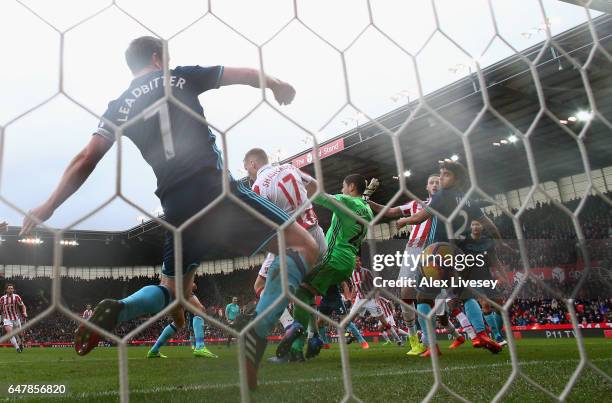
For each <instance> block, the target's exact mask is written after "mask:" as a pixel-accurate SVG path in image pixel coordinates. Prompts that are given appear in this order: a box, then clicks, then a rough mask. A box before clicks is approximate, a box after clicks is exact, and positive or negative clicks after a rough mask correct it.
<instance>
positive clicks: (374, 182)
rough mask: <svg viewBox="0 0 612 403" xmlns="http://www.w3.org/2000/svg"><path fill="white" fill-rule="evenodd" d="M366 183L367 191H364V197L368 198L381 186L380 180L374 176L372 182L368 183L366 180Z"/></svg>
mask: <svg viewBox="0 0 612 403" xmlns="http://www.w3.org/2000/svg"><path fill="white" fill-rule="evenodd" d="M366 185H367V186H366V190H365V192H363V198H364V199H366V200H368V199H369V198H370V197H371V196H372V194H374V192H376V189H378V186H380V181H379V180H378V179H377V178H372V179H370V183H367V181H366Z"/></svg>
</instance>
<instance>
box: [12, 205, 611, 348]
mask: <svg viewBox="0 0 612 403" xmlns="http://www.w3.org/2000/svg"><path fill="white" fill-rule="evenodd" d="M609 196H610V194H608V197H609ZM578 205H579V200H575V201H571V202H568V203H566V204H565V207H567V209H569V210H570V211H575V210H576V208H577V207H578ZM515 212H516V211H513V213H515ZM491 218H492V219H493V220H494V221H495V223H496V224H497V226H498V228H499V229H500V232H501V233H502V236H503V237H504V238H505V239H507V240H508V241H507V242H510V243H511V242H512V240H513V239H515V238H516V235H515V232H514V227H513V223H512V220H511V219H510V218H509V217H507V216H505V215H500V216H491ZM579 219H580V220H579V222H580V228H581V230H582V232H583V234H584V237H585V239H586V240H587V243H586V247H587V249H588V250H589V255H590V258H591V262H595V263H596V264H598V265H599V267H606V268H609V267H610V262H612V243H611V242H612V209H610V206H609V205H608V204H607V203H606V202H605V201H604V200H603V199H602V198H599V197H593V196H589V197H588V198H587V199H586V200H585V204H584V205H583V206H582V209H581V213H580V215H579ZM520 225H521V228H522V231H523V234H524V236H525V238H526V239H529V242H527V243H526V247H527V251H528V256H529V263H530V266H531V267H532V268H533V267H546V266H552V265H563V264H576V263H579V262H580V261H581V260H582V258H581V252H580V248H579V247H578V246H577V236H576V231H575V228H574V226H573V225H574V224H573V221H572V220H571V218H570V217H569V216H568V215H566V214H565V213H564V212H562V210H561V209H559V207H557V206H555V205H554V204H551V203H537V204H536V206H535V207H533V208H530V209H526V210H525V211H524V212H523V214H522V215H521V217H520ZM403 236H405V233H400V234H398V235H396V238H401V237H403ZM515 246H516V245H515ZM500 260H502V262H503V263H504V265H505V266H506V269H509V270H516V269H517V268H522V264H521V263H520V257H519V256H518V255H513V254H504V255H501V256H500ZM256 277H257V268H256V267H249V268H246V269H244V270H235V271H232V272H229V273H217V274H206V275H199V276H196V278H195V282H196V285H197V290H198V291H197V295H198V297H199V298H200V300H201V301H202V303H203V304H204V305H205V307H206V310H207V313H208V314H209V315H210V316H212V317H214V318H215V319H217V320H219V321H222V322H223V321H224V315H225V309H224V308H225V305H226V304H227V303H229V302H230V300H231V298H232V297H234V296H235V297H238V300H239V301H240V304H241V305H242V306H244V305H245V304H247V303H249V302H251V301H252V300H253V298H254V295H253V291H252V284H253V283H254V281H255V278H256ZM568 280H569V279H568ZM574 280H575V281H573V282H572V281H563V282H559V281H557V280H553V281H552V282H549V284H548V286H549V289H548V290H545V289H544V288H542V286H543V284H541V283H540V282H536V281H533V280H532V279H530V280H529V281H528V282H527V283H525V285H524V287H523V288H522V289H521V292H520V293H519V295H517V298H516V299H515V301H514V303H513V304H512V306H511V308H510V317H511V321H512V324H513V325H523V326H525V325H534V324H563V323H570V317H569V313H568V310H567V307H566V306H565V304H564V303H563V302H562V299H561V298H559V297H558V296H553V295H550V289H553V290H555V291H556V292H557V293H558V294H560V295H562V296H569V295H570V293H571V291H572V290H573V288H574V286H575V283H576V281H577V279H574ZM10 281H11V282H12V283H13V284H15V286H16V289H17V292H18V293H19V294H20V295H21V296H22V298H23V300H24V301H25V303H26V304H27V306H28V310H29V312H30V317H34V316H36V315H37V314H38V313H40V312H42V311H44V310H45V309H47V308H48V307H49V306H50V301H51V279H50V278H45V277H40V278H33V279H30V278H19V277H13V278H11V279H10ZM594 281H595V282H597V287H595V286H594V285H593V284H594V283H593V282H592V281H591V280H589V281H586V282H585V283H584V284H583V285H582V289H581V290H580V292H579V293H578V294H576V298H578V299H576V302H575V310H576V314H577V318H578V321H579V322H580V323H601V322H612V314H611V312H612V299H610V298H607V296H608V295H609V291H610V290H609V283H605V282H604V283H605V284H603V286H602V285H601V282H602V279H601V278H600V277H598V278H596V279H595V280H594ZM608 281H609V278H608ZM157 283H159V278H158V277H145V276H140V277H131V278H122V277H119V278H97V279H94V280H86V279H82V278H73V277H64V278H62V280H61V291H62V292H61V295H62V297H61V300H62V303H63V305H64V306H66V307H68V308H69V309H70V310H72V311H73V312H75V313H76V314H79V315H80V314H81V313H82V312H83V310H84V309H85V305H86V304H92V305H95V304H96V303H97V302H98V301H100V300H102V299H104V298H122V297H124V296H126V295H129V294H131V293H133V292H135V291H136V290H138V289H140V288H141V287H143V286H145V285H149V284H157ZM505 287H512V285H511V284H506V285H505ZM601 287H603V291H602V288H601ZM606 287H608V288H606ZM506 291H508V290H506ZM144 320H146V318H145V319H139V320H133V321H130V322H127V323H124V324H122V325H121V326H120V327H119V328H118V329H117V332H118V334H120V335H124V334H126V333H128V332H130V331H131V330H132V329H134V328H135V327H136V326H137V325H139V324H140V323H142V322H143V321H144ZM397 320H398V322H399V323H400V325H401V323H402V321H401V318H400V315H398V317H397ZM168 321H169V320H168V319H164V320H160V321H157V322H155V323H154V324H153V325H151V326H149V327H148V328H146V329H145V330H143V332H142V333H140V334H139V335H138V336H137V337H136V338H137V339H142V340H154V339H155V338H156V337H157V335H158V334H159V333H160V332H161V330H162V329H163V327H164V326H165V325H166V323H168ZM356 321H357V323H358V325H359V326H361V327H362V328H364V329H368V330H376V328H377V324H376V323H375V322H374V321H373V320H371V319H369V318H365V319H362V318H357V319H356ZM75 328H76V323H75V322H74V321H73V320H71V319H70V318H68V317H66V316H65V315H62V314H60V313H58V312H57V311H56V312H53V313H52V314H51V315H49V316H47V317H46V318H44V319H43V320H42V321H41V322H39V323H37V324H36V325H35V326H33V327H32V328H31V329H29V330H28V336H27V337H28V338H29V339H31V340H33V341H37V342H50V341H56V342H57V341H71V340H72V336H73V332H74V329H75ZM276 332H277V333H280V329H277V330H276ZM205 335H206V337H209V338H217V337H219V338H221V337H224V332H223V331H222V330H221V329H219V328H216V327H214V326H211V325H210V324H207V325H206V329H205ZM178 337H179V338H181V337H186V335H185V332H184V331H182V332H181V333H179V335H178Z"/></svg>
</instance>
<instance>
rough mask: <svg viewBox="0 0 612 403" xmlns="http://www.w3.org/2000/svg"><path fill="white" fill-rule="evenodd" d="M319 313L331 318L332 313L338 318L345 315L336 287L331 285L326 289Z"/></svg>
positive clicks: (344, 307)
mask: <svg viewBox="0 0 612 403" xmlns="http://www.w3.org/2000/svg"><path fill="white" fill-rule="evenodd" d="M319 312H321V313H322V314H323V315H326V316H331V315H332V314H333V313H334V312H336V313H337V314H338V315H340V316H344V315H346V314H347V309H346V306H345V305H344V302H343V301H342V296H341V295H340V290H339V289H338V286H337V285H332V286H331V287H329V288H328V289H327V293H326V294H325V295H324V296H323V298H321V304H320V305H319Z"/></svg>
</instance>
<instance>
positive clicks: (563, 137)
mask: <svg viewBox="0 0 612 403" xmlns="http://www.w3.org/2000/svg"><path fill="white" fill-rule="evenodd" d="M592 26H593V28H594V32H596V33H597V36H598V37H599V44H600V46H601V48H603V49H605V50H606V51H607V52H608V55H609V54H610V53H612V41H611V36H612V16H609V15H603V16H600V17H598V18H596V19H594V20H593V21H592ZM553 39H554V41H555V42H556V44H557V45H558V47H553V46H551V45H550V44H549V43H547V42H542V43H540V44H538V45H536V46H533V47H531V48H529V49H527V50H525V51H523V52H520V54H517V55H514V56H511V57H508V58H506V59H504V60H502V61H500V62H498V63H496V64H493V65H491V66H489V67H487V68H485V69H483V70H482V75H483V78H484V80H483V81H484V83H485V84H486V93H487V94H488V97H489V99H490V105H491V107H492V108H494V109H495V110H496V111H497V112H499V114H501V115H502V116H503V117H504V118H505V119H506V120H507V122H509V123H510V124H511V125H507V124H505V123H504V122H502V121H501V120H499V119H498V118H496V117H495V116H494V115H493V114H492V113H490V112H486V113H484V114H483V115H482V116H481V119H480V120H478V121H477V122H476V123H475V124H474V125H473V127H472V129H473V130H471V133H470V135H469V137H468V142H469V144H470V146H471V150H472V156H473V159H474V164H475V168H476V172H477V177H478V180H479V182H480V185H481V187H482V188H483V190H485V191H486V192H487V193H489V194H490V195H494V194H497V193H501V192H505V191H509V190H513V189H518V188H522V187H525V186H529V185H530V184H532V180H531V177H530V171H529V166H528V162H527V157H526V152H525V147H524V144H523V142H522V141H521V140H519V141H517V142H515V143H508V144H504V145H500V146H494V145H493V143H494V142H498V143H499V142H500V140H502V139H504V140H505V139H506V138H507V137H508V136H510V135H512V134H519V133H514V132H513V130H518V132H521V133H526V132H527V131H528V129H529V128H530V127H531V126H533V127H532V131H531V134H530V139H531V140H530V143H531V148H532V151H533V155H534V157H535V160H536V167H537V172H538V175H539V179H540V181H542V182H544V181H548V180H555V179H558V178H560V177H563V176H568V175H573V174H578V173H583V172H584V171H585V167H584V164H583V160H582V158H581V154H580V151H579V148H578V145H577V143H576V141H575V140H574V138H573V137H572V136H571V135H570V134H568V133H567V132H566V130H564V129H567V130H569V131H571V132H573V133H574V134H576V135H578V134H579V133H580V131H581V130H582V129H583V127H584V125H585V124H586V123H584V122H580V121H577V122H574V123H573V122H570V121H568V124H567V125H565V126H564V125H562V124H561V123H560V122H559V120H568V117H570V116H576V115H577V112H578V111H580V110H583V111H587V112H588V111H590V109H591V107H590V106H589V100H588V96H587V91H586V90H585V87H584V84H583V79H586V80H588V82H589V84H590V88H591V90H592V95H593V100H594V101H595V103H596V105H597V110H598V111H599V112H600V113H601V114H602V115H603V116H604V117H606V119H608V121H612V92H611V90H610V89H611V88H612V75H611V74H610V71H612V58H608V57H606V55H605V54H604V53H603V52H602V51H601V49H597V48H596V47H595V43H594V41H593V36H592V34H591V31H590V27H589V25H588V24H582V25H580V26H577V27H575V28H573V29H571V30H568V31H566V32H564V33H561V34H559V35H557V36H555V37H554V38H553ZM563 53H565V55H564V54H563ZM568 57H571V58H572V59H573V60H574V61H575V62H574V61H572V60H570V59H569V58H568ZM524 58H526V59H528V60H530V61H532V62H534V61H535V62H534V69H533V70H534V71H535V73H537V76H538V78H539V82H540V83H541V89H542V95H543V98H544V100H545V102H546V105H547V107H548V109H549V110H550V112H552V114H554V116H555V117H556V118H557V119H555V120H553V119H551V118H550V117H548V116H546V115H544V116H542V117H541V119H539V120H538V121H537V122H535V123H534V120H535V118H536V116H537V115H538V111H539V110H540V100H539V97H538V91H537V87H536V85H535V82H534V75H533V74H532V70H530V68H529V66H528V64H527V63H525V62H524V61H523V60H524ZM589 58H590V63H589V68H588V69H587V71H586V74H584V75H582V74H581V71H580V69H578V68H576V67H575V63H577V64H578V65H580V66H581V65H584V64H585V63H586V61H587V60H589ZM536 60H537V61H536ZM424 102H425V103H426V104H427V105H428V106H429V107H430V108H431V109H433V110H435V111H436V112H437V114H439V116H441V117H442V118H443V119H445V120H446V121H447V122H448V123H449V124H451V125H453V126H454V127H455V128H456V129H457V130H459V131H461V132H465V131H466V130H467V129H468V128H469V127H470V125H472V124H473V122H474V120H475V118H476V117H477V115H478V114H479V112H480V111H481V110H483V107H484V102H483V91H482V89H481V85H480V82H479V79H478V77H477V75H476V74H475V73H472V74H470V75H469V76H467V77H465V78H462V79H460V80H458V81H456V82H455V83H453V84H450V85H448V86H446V87H444V88H441V89H440V90H438V91H435V92H433V93H431V94H429V95H426V96H425V97H424ZM417 109H418V111H417ZM414 111H417V112H414ZM411 113H414V116H413V119H412V121H411V122H410V123H409V124H406V125H404V123H405V122H406V121H407V119H408V117H409V116H410V114H411ZM376 121H377V122H378V124H379V125H382V126H384V127H385V128H387V129H388V130H389V131H391V132H399V130H400V128H401V133H400V134H401V135H400V147H401V154H402V159H403V163H404V169H406V170H408V169H409V170H410V172H411V176H410V177H409V178H407V179H406V180H408V182H407V184H408V187H409V189H410V190H411V191H413V192H414V193H415V194H417V195H419V196H421V197H424V196H425V194H424V189H423V188H424V184H425V179H426V177H427V176H428V175H429V174H430V173H432V172H435V171H437V165H438V160H441V159H444V158H448V157H450V156H451V155H452V154H457V155H458V156H459V158H460V159H461V160H463V161H465V149H464V146H463V145H462V139H461V138H460V137H459V136H458V135H457V134H455V133H454V132H453V131H452V130H451V128H449V126H448V125H446V124H444V123H443V122H442V121H441V120H440V119H439V118H438V117H436V116H435V115H434V114H432V113H430V112H428V111H426V110H425V109H424V108H420V109H419V101H418V100H416V101H413V102H410V103H409V104H407V105H405V106H403V107H400V108H398V109H396V110H394V111H392V112H389V113H387V114H385V115H383V116H380V117H378V118H376ZM379 125H377V124H375V123H368V124H365V125H362V126H359V127H357V128H355V129H353V130H350V131H347V132H345V133H343V134H341V135H340V136H338V137H336V138H334V139H332V140H331V141H328V142H326V143H325V144H324V145H331V146H332V147H330V148H332V149H331V150H330V152H329V153H328V156H326V157H325V158H323V159H322V160H321V166H322V170H323V176H324V183H325V188H326V190H327V191H328V192H335V191H337V190H339V186H340V184H341V182H342V179H343V178H344V177H345V176H346V175H347V174H348V173H353V172H359V173H361V174H363V175H365V176H366V177H368V178H370V177H377V178H379V179H380V180H381V182H382V184H381V187H380V189H379V190H378V192H377V193H376V194H375V197H374V200H376V201H379V202H386V201H388V200H389V199H390V198H391V197H392V196H393V195H394V194H395V193H396V192H397V190H398V183H397V179H394V178H393V177H394V176H396V177H399V178H403V175H401V174H398V169H397V166H396V163H395V157H394V152H393V147H392V144H391V140H390V137H389V136H387V135H385V133H384V131H383V130H382V129H381V127H380V126H379ZM402 125H404V126H403V127H402ZM611 129H612V128H611V127H607V126H605V125H604V124H603V123H601V122H600V120H599V119H594V120H593V121H591V123H590V125H589V127H588V130H587V131H586V134H585V144H586V154H587V155H588V159H589V162H590V166H591V169H597V168H602V167H604V166H608V165H610V162H611V161H612V141H610V138H611V137H610V132H611ZM519 137H520V134H519ZM324 145H323V146H324ZM307 154H308V153H307V152H304V153H302V154H299V155H296V156H293V157H291V158H288V159H287V160H285V161H283V162H292V161H293V162H295V161H297V160H300V164H298V165H300V167H301V168H302V169H303V170H305V171H307V172H310V173H311V174H314V172H313V165H312V164H311V163H309V160H308V159H306V158H302V157H305V156H306V155H307ZM304 164H305V165H304ZM317 212H318V214H319V216H320V219H321V221H322V222H323V223H324V225H325V223H326V221H327V220H328V219H329V214H328V213H327V212H324V211H319V210H317ZM18 232H19V228H17V227H10V228H9V232H8V234H6V235H4V238H5V243H6V244H9V245H5V247H6V246H10V247H11V253H0V264H45V265H50V264H52V263H51V262H52V257H53V255H52V240H51V237H50V235H49V234H48V233H47V232H45V231H38V235H39V236H40V237H42V238H47V242H46V243H45V244H43V245H41V246H39V247H37V248H35V249H32V248H30V247H28V246H27V245H20V244H17V234H18ZM163 236H164V230H163V229H162V228H160V226H159V225H158V224H157V223H155V222H151V221H149V222H145V223H143V224H142V225H138V226H136V227H134V228H131V229H130V230H128V231H124V232H95V231H70V232H68V233H66V234H65V238H75V237H76V238H77V239H78V240H79V242H80V243H81V245H80V246H79V247H78V248H68V247H67V248H64V260H63V262H64V265H67V266H75V265H82V266H91V265H92V262H95V263H93V264H94V265H96V266H113V265H125V266H130V265H153V264H159V262H160V260H161V250H160V249H161V248H159V245H161V242H162V241H163ZM102 245H105V247H104V248H100V246H102ZM111 248H112V250H111ZM5 250H6V248H5ZM33 250H36V252H32V251H33ZM228 257H230V256H228ZM113 261H114V263H113Z"/></svg>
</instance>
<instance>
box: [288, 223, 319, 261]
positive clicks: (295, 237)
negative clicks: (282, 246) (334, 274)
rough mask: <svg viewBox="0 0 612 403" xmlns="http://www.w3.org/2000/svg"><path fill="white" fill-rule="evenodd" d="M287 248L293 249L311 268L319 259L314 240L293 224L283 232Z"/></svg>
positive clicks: (317, 248)
mask: <svg viewBox="0 0 612 403" xmlns="http://www.w3.org/2000/svg"><path fill="white" fill-rule="evenodd" d="M285 237H286V238H285V239H286V242H287V247H288V248H291V249H295V250H297V251H298V252H300V254H301V255H302V257H303V258H304V259H305V260H306V263H308V265H310V266H313V265H314V264H315V262H316V261H317V259H318V258H319V246H318V245H317V242H316V241H315V239H314V238H313V237H312V235H310V234H309V233H308V231H306V230H305V229H304V228H302V227H301V226H300V225H298V224H296V223H293V224H291V225H290V226H289V227H287V229H286V230H285Z"/></svg>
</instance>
